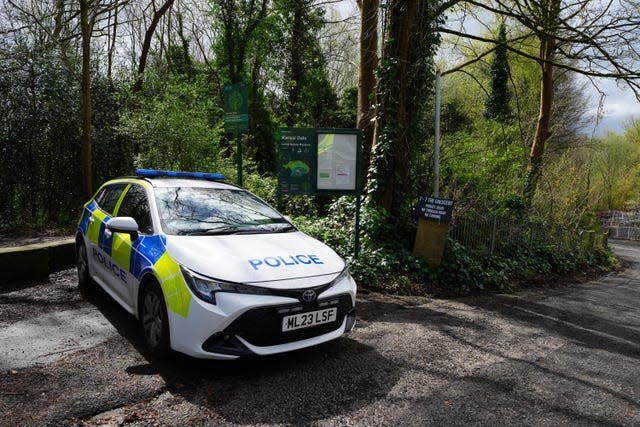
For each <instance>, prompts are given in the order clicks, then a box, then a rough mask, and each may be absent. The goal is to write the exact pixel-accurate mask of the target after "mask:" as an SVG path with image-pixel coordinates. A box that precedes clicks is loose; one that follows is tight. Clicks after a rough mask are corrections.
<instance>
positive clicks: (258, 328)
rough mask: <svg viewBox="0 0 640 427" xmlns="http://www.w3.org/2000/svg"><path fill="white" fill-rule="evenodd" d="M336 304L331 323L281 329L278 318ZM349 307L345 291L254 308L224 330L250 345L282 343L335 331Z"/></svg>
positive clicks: (349, 297)
mask: <svg viewBox="0 0 640 427" xmlns="http://www.w3.org/2000/svg"><path fill="white" fill-rule="evenodd" d="M332 307H337V309H338V313H337V316H336V320H335V321H334V322H331V323H325V324H322V325H317V326H312V327H309V328H303V329H296V330H293V331H287V332H282V318H283V317H285V316H288V315H291V314H300V313H308V312H311V311H316V310H322V309H325V308H332ZM352 309H353V304H352V302H351V296H350V295H349V294H344V295H337V296H334V297H330V298H323V299H320V300H317V301H315V302H313V303H310V304H301V303H295V304H287V305H279V306H269V307H259V308H254V309H251V310H249V311H247V312H246V313H244V314H243V315H241V316H240V317H238V318H237V319H236V320H235V321H234V322H233V323H231V325H229V326H228V327H227V328H226V329H225V330H224V332H225V334H228V335H238V336H240V337H242V338H243V339H244V340H246V341H247V342H249V343H250V344H252V345H255V346H259V347H266V346H272V345H278V344H285V343H290V342H295V341H300V340H305V339H308V338H313V337H315V336H318V335H323V334H326V333H329V332H332V331H335V330H336V329H337V328H338V327H340V326H341V325H342V322H343V321H344V317H345V316H346V315H347V314H348V313H349V312H350V311H351V310H352Z"/></svg>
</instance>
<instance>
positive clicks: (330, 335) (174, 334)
mask: <svg viewBox="0 0 640 427" xmlns="http://www.w3.org/2000/svg"><path fill="white" fill-rule="evenodd" d="M355 297H356V284H355V282H354V281H353V279H352V278H351V277H350V276H347V277H345V278H344V279H343V280H341V281H340V282H339V283H337V284H336V285H334V286H332V287H331V288H329V289H327V290H326V291H324V292H322V293H321V294H320V295H318V298H317V300H316V301H314V302H313V303H303V302H301V301H298V300H297V299H295V298H290V297H282V296H271V295H268V296H264V295H246V294H234V293H219V294H217V296H216V300H217V301H216V302H217V303H216V304H215V305H213V304H209V303H206V302H204V301H202V300H200V299H198V298H196V297H195V296H194V298H193V299H192V300H191V304H190V307H189V314H188V316H187V317H183V316H180V315H178V314H175V313H173V312H169V325H170V332H171V347H172V348H173V349H174V350H176V351H179V352H181V353H184V354H187V355H189V356H193V357H198V358H204V359H222V360H230V359H236V358H238V357H240V356H245V355H251V354H256V355H268V354H275V353H282V352H286V351H292V350H297V349H301V348H305V347H310V346H314V345H317V344H321V343H324V342H327V341H330V340H333V339H336V338H338V337H340V336H341V335H343V334H344V333H346V332H349V331H350V330H351V329H353V327H354V325H355V308H354V307H355ZM333 307H335V308H336V310H337V316H336V320H335V321H333V322H330V323H325V324H320V325H316V326H312V327H309V328H303V329H298V330H294V331H288V332H282V319H283V317H284V316H287V315H288V314H290V313H292V312H294V313H311V312H314V311H317V310H322V309H324V308H333Z"/></svg>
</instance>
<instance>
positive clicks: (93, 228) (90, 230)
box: [85, 183, 127, 286]
mask: <svg viewBox="0 0 640 427" xmlns="http://www.w3.org/2000/svg"><path fill="white" fill-rule="evenodd" d="M126 187H127V184H124V183H117V184H109V185H106V186H105V187H104V188H103V189H102V190H101V191H100V192H99V193H98V194H97V196H96V197H95V199H94V202H95V203H96V207H95V209H93V211H92V212H91V215H90V216H89V220H88V221H89V223H88V226H87V232H86V239H85V242H86V244H87V258H88V261H89V264H90V270H91V272H92V274H93V275H94V276H95V279H96V280H97V281H98V282H99V283H100V284H101V285H103V286H108V285H109V283H110V277H111V276H112V275H114V274H115V273H114V271H113V269H112V268H111V232H110V231H109V230H107V229H106V226H105V223H106V222H107V221H108V220H109V219H111V217H112V214H113V211H114V210H115V208H116V206H117V204H118V201H119V200H120V198H121V197H122V196H123V191H124V190H125V189H126Z"/></svg>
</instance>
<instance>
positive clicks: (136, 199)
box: [118, 184, 153, 234]
mask: <svg viewBox="0 0 640 427" xmlns="http://www.w3.org/2000/svg"><path fill="white" fill-rule="evenodd" d="M118 216H130V217H132V218H133V219H135V220H136V222H137V223H138V231H140V233H142V234H153V224H152V222H151V212H150V210H149V200H148V199H147V193H146V192H145V191H144V188H142V187H141V186H140V185H135V184H134V185H132V186H131V188H129V191H127V194H125V195H124V198H123V199H122V203H121V204H120V208H119V209H118Z"/></svg>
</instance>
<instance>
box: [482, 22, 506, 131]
mask: <svg viewBox="0 0 640 427" xmlns="http://www.w3.org/2000/svg"><path fill="white" fill-rule="evenodd" d="M506 42H507V28H506V25H505V24H504V22H501V23H500V28H499V29H498V40H497V42H496V43H497V45H496V50H495V51H494V53H493V61H491V65H490V69H489V70H490V74H491V86H490V89H489V97H488V98H487V100H486V102H485V116H486V117H488V118H490V119H494V120H498V121H502V122H504V121H506V120H507V119H508V118H509V116H511V108H510V106H509V101H510V100H511V91H510V90H509V60H508V58H507V46H506Z"/></svg>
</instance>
